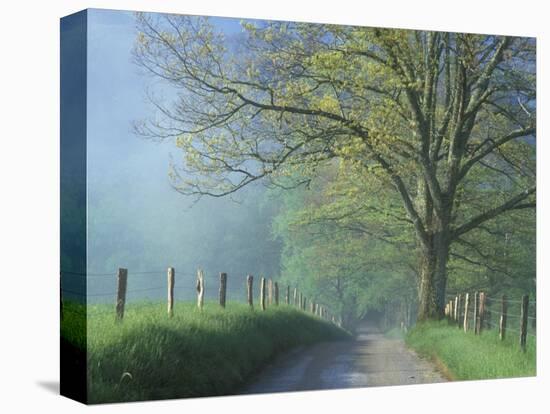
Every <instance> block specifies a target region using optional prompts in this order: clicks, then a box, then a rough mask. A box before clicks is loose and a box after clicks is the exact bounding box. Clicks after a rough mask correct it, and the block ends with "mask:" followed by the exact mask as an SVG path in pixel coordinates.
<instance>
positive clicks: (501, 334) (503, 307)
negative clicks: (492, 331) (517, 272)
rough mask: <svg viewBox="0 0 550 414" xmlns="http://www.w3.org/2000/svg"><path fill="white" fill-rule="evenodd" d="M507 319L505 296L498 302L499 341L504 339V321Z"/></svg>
mask: <svg viewBox="0 0 550 414" xmlns="http://www.w3.org/2000/svg"><path fill="white" fill-rule="evenodd" d="M507 319H508V301H507V299H506V295H502V299H501V302H500V321H499V324H498V336H499V338H500V340H501V341H504V338H506V321H507Z"/></svg>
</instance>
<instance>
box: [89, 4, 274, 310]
mask: <svg viewBox="0 0 550 414" xmlns="http://www.w3.org/2000/svg"><path fill="white" fill-rule="evenodd" d="M214 21H215V22H216V24H218V25H219V27H221V28H222V29H223V30H224V32H225V33H226V34H227V35H228V36H229V37H230V38H234V39H236V38H237V37H238V36H239V33H240V32H241V26H240V23H239V20H238V19H228V18H224V19H221V18H220V19H214ZM136 35H137V31H136V28H135V18H134V15H133V13H131V12H120V11H108V10H90V11H89V13H88V101H87V105H88V106H87V114H88V116H87V122H88V123H87V135H88V138H87V142H88V147H87V185H88V187H87V196H88V198H87V200H88V204H87V207H88V217H87V231H88V246H87V252H88V256H87V257H88V260H87V274H88V277H87V283H88V290H87V291H88V301H89V302H92V303H93V302H113V300H114V294H115V292H116V272H117V269H118V268H119V267H123V268H127V269H128V295H127V296H128V300H129V301H132V300H135V299H151V300H156V299H160V298H165V296H166V270H167V268H168V267H169V266H172V267H175V269H176V298H177V299H186V300H189V299H192V298H194V297H195V296H196V293H195V287H194V286H195V281H196V271H197V269H198V268H199V267H200V268H202V269H203V270H204V271H205V276H206V297H207V299H208V298H214V297H215V296H216V295H217V289H218V278H219V272H226V273H227V274H228V299H229V300H243V299H244V297H245V279H246V275H247V274H252V275H254V276H255V277H256V280H258V279H259V277H260V276H265V277H273V276H276V275H277V274H278V273H279V260H280V251H281V245H280V243H279V242H278V241H277V240H274V238H273V236H272V234H271V233H272V232H271V219H272V217H273V216H274V214H275V213H276V212H277V209H278V204H277V202H276V200H275V199H274V198H273V197H269V196H268V195H267V192H266V189H265V188H264V187H263V186H260V185H258V186H251V187H250V188H247V189H246V190H245V191H242V192H239V194H238V196H237V200H231V199H229V198H226V197H224V198H217V199H214V198H208V197H206V198H203V199H201V200H199V201H198V202H196V203H195V201H196V200H192V199H190V198H189V197H185V196H183V195H181V194H179V193H178V192H176V191H175V190H174V189H173V188H172V187H171V186H170V181H169V178H168V171H169V166H170V161H171V159H173V161H174V162H175V163H177V162H178V158H179V157H180V156H181V155H182V154H181V152H180V151H179V150H178V149H177V148H176V147H175V146H174V145H173V142H170V141H165V142H162V143H159V142H154V141H151V140H147V139H144V138H141V137H139V136H137V135H135V134H134V133H133V131H132V122H133V121H139V120H140V119H143V118H146V117H149V116H151V114H152V113H153V112H152V108H151V106H150V104H149V103H148V101H147V99H146V91H147V90H148V89H149V90H151V89H152V90H156V89H161V88H162V86H161V85H158V83H157V84H155V83H154V80H153V79H152V78H151V77H150V76H147V75H146V74H144V73H143V71H142V70H140V68H138V67H137V66H136V65H135V64H134V63H133V62H132V56H131V50H132V47H133V45H134V42H135V39H136ZM258 284H259V283H255V285H256V286H255V287H256V288H258Z"/></svg>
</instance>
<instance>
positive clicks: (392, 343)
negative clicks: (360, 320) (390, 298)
mask: <svg viewBox="0 0 550 414" xmlns="http://www.w3.org/2000/svg"><path fill="white" fill-rule="evenodd" d="M444 381H446V380H445V379H444V378H443V377H442V376H441V374H439V373H438V372H437V371H436V369H435V367H434V366H433V365H432V364H431V363H430V362H429V361H426V360H424V359H421V358H420V357H418V356H417V355H416V354H415V353H414V352H412V351H410V350H409V349H407V347H406V346H405V344H404V343H403V341H402V340H400V339H389V338H387V337H385V336H384V335H383V334H382V333H380V332H379V330H378V329H377V328H375V327H373V326H372V325H369V324H367V323H366V324H364V325H363V326H361V327H360V329H359V330H358V333H357V337H356V338H355V340H353V341H338V342H325V343H320V344H317V345H313V346H311V347H307V348H301V349H297V350H294V351H293V352H291V353H289V354H286V355H285V356H283V357H281V358H279V359H277V360H275V361H274V362H273V364H271V365H270V366H268V367H267V368H266V369H265V370H264V371H263V372H262V373H261V374H260V375H259V376H258V377H257V378H256V379H255V380H253V381H252V383H251V384H250V385H249V386H248V387H246V389H245V390H244V391H243V393H245V394H255V393H272V392H285V391H305V390H322V389H337V388H356V387H374V386H381V385H403V384H420V383H433V382H444Z"/></svg>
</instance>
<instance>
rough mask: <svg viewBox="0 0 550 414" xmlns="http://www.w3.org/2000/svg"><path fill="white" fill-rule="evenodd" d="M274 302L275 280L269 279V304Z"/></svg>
mask: <svg viewBox="0 0 550 414" xmlns="http://www.w3.org/2000/svg"><path fill="white" fill-rule="evenodd" d="M272 303H273V280H271V279H268V280H267V304H268V305H271V304H272Z"/></svg>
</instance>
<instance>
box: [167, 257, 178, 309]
mask: <svg viewBox="0 0 550 414" xmlns="http://www.w3.org/2000/svg"><path fill="white" fill-rule="evenodd" d="M167 276H168V316H169V317H170V318H171V317H173V316H174V284H175V283H176V271H175V269H174V268H173V267H169V268H168V275H167Z"/></svg>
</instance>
